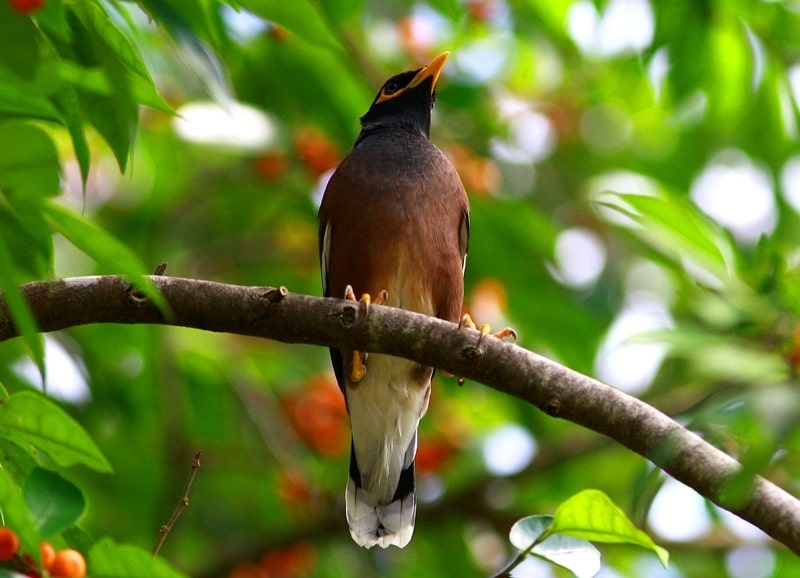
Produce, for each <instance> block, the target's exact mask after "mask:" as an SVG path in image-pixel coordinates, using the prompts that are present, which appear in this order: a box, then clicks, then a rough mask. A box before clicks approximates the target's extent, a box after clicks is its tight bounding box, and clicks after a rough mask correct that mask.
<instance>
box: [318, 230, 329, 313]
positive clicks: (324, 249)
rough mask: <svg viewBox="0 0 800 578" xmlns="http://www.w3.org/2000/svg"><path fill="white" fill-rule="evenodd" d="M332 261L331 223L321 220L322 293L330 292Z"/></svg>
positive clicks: (320, 267)
mask: <svg viewBox="0 0 800 578" xmlns="http://www.w3.org/2000/svg"><path fill="white" fill-rule="evenodd" d="M330 262H331V223H330V221H321V222H320V224H319V270H320V272H321V273H322V294H323V295H324V296H325V297H330V295H329V294H328V270H329V268H330Z"/></svg>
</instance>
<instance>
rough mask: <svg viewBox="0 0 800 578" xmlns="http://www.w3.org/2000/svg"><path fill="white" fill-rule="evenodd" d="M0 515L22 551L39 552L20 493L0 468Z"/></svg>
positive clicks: (36, 534) (33, 527)
mask: <svg viewBox="0 0 800 578" xmlns="http://www.w3.org/2000/svg"><path fill="white" fill-rule="evenodd" d="M0 407H2V406H0ZM0 515H1V517H2V520H3V523H4V524H5V525H6V526H8V527H9V528H14V531H15V532H16V533H17V536H19V541H20V544H21V545H22V550H23V551H26V552H38V551H39V539H40V538H39V534H38V532H37V531H36V526H34V525H33V521H32V520H31V517H30V515H29V514H28V508H27V507H26V506H25V499H24V498H23V496H22V491H21V490H20V488H19V486H18V485H17V483H16V482H15V481H14V479H13V478H12V477H11V476H10V475H9V473H8V472H7V471H5V469H3V468H0Z"/></svg>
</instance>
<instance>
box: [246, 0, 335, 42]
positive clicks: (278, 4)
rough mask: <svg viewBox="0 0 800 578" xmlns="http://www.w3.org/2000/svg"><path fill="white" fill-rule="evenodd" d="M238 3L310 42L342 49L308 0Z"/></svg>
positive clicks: (271, 0) (247, 0)
mask: <svg viewBox="0 0 800 578" xmlns="http://www.w3.org/2000/svg"><path fill="white" fill-rule="evenodd" d="M239 3H240V4H241V6H242V7H243V8H246V9H247V10H249V11H250V12H252V13H253V14H256V15H258V16H261V17H262V18H264V19H266V20H269V21H270V22H274V23H275V24H279V25H281V26H283V27H284V28H286V29H287V30H289V31H291V32H293V33H294V34H296V35H297V36H298V37H300V38H302V39H303V40H306V41H307V42H310V43H311V44H316V45H318V46H325V47H328V48H334V49H336V50H342V45H341V44H340V43H339V40H338V39H337V38H336V36H335V35H334V33H333V32H332V31H331V29H330V28H329V27H328V25H327V23H326V22H325V19H324V18H323V17H322V15H321V14H320V12H319V11H318V10H317V8H316V7H315V6H314V4H313V3H312V2H310V0H295V1H294V2H291V3H290V2H285V1H284V0H241V1H240V2H239Z"/></svg>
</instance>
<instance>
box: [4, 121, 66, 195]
mask: <svg viewBox="0 0 800 578" xmlns="http://www.w3.org/2000/svg"><path fill="white" fill-rule="evenodd" d="M58 186H59V164H58V154H57V153H56V147H55V145H54V144H53V141H52V140H51V139H50V137H49V136H47V133H45V132H44V131H43V130H42V129H40V128H38V127H36V126H34V125H32V124H30V123H27V122H24V121H21V120H11V121H7V122H3V123H0V189H3V190H5V191H7V192H9V193H13V194H15V195H19V196H21V197H28V198H35V197H47V196H50V195H54V194H56V193H57V192H58Z"/></svg>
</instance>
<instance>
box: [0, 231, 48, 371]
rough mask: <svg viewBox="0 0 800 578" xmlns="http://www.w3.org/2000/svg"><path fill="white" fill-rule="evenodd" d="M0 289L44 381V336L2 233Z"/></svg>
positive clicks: (12, 318)
mask: <svg viewBox="0 0 800 578" xmlns="http://www.w3.org/2000/svg"><path fill="white" fill-rule="evenodd" d="M0 290H2V297H3V300H4V301H5V304H6V307H8V312H9V314H10V315H11V320H12V321H13V322H14V326H15V327H16V329H17V330H18V331H19V333H20V334H21V335H22V339H23V340H24V341H25V344H26V345H27V346H28V348H29V350H30V353H31V356H32V357H33V361H34V362H35V363H36V367H38V368H39V374H40V375H41V376H42V383H44V380H45V366H44V338H43V337H42V335H41V334H40V333H39V327H38V325H37V324H36V319H35V318H34V317H33V312H32V311H31V308H30V306H29V305H28V302H27V301H26V300H25V296H24V295H23V294H22V291H21V290H20V288H19V276H18V273H17V269H16V267H15V266H14V262H13V261H12V260H11V258H10V255H9V248H8V246H7V243H6V241H5V239H4V237H3V235H2V234H0Z"/></svg>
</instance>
